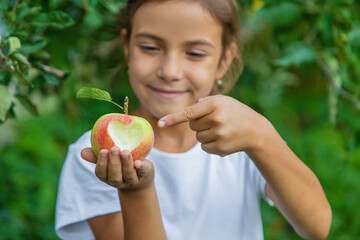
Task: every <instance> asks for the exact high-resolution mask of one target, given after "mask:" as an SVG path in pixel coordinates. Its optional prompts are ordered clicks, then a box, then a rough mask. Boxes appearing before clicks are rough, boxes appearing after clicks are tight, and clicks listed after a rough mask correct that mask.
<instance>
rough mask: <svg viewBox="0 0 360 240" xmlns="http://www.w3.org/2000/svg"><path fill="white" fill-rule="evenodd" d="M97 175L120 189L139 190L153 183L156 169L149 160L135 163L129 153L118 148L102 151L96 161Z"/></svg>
mask: <svg viewBox="0 0 360 240" xmlns="http://www.w3.org/2000/svg"><path fill="white" fill-rule="evenodd" d="M95 175H96V176H97V177H98V178H99V179H100V180H101V181H103V182H105V183H107V184H109V185H111V186H113V187H116V188H119V189H124V190H125V189H137V188H140V187H144V186H146V185H147V184H148V183H151V181H152V180H151V179H153V177H154V167H153V165H152V163H151V162H150V161H148V160H136V161H135V162H134V160H133V158H132V155H131V153H130V152H129V151H126V150H125V151H120V149H119V148H118V147H113V148H111V149H110V150H107V149H102V150H101V151H100V152H99V156H98V159H97V160H96V167H95Z"/></svg>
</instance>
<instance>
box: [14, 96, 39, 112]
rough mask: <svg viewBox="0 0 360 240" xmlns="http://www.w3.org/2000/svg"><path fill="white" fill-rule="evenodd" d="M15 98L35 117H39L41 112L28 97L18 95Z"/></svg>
mask: <svg viewBox="0 0 360 240" xmlns="http://www.w3.org/2000/svg"><path fill="white" fill-rule="evenodd" d="M15 97H16V98H17V99H18V100H19V101H20V103H21V104H22V105H23V106H24V107H25V108H26V109H27V110H28V111H29V112H30V113H31V114H32V115H34V116H39V111H38V109H37V107H36V106H35V104H33V103H32V102H31V100H30V98H29V97H28V96H25V95H20V94H17V95H15Z"/></svg>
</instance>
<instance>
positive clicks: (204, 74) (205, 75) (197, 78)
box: [188, 64, 215, 95]
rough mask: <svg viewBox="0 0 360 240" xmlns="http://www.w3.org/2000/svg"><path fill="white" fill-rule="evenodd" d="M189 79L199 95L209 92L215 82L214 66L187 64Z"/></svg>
mask: <svg viewBox="0 0 360 240" xmlns="http://www.w3.org/2000/svg"><path fill="white" fill-rule="evenodd" d="M188 69H189V75H190V77H189V78H190V79H191V81H192V84H193V86H194V87H195V88H196V89H197V90H201V93H202V94H201V95H204V94H206V93H210V91H211V90H212V88H213V85H214V82H215V71H214V70H215V67H214V66H212V65H211V64H190V65H189V66H188Z"/></svg>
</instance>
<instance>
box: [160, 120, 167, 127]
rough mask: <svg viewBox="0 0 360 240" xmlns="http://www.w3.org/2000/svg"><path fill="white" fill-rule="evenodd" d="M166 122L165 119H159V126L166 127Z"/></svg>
mask: <svg viewBox="0 0 360 240" xmlns="http://www.w3.org/2000/svg"><path fill="white" fill-rule="evenodd" d="M165 124H166V122H165V121H164V120H161V121H159V123H158V126H159V127H161V128H162V127H165Z"/></svg>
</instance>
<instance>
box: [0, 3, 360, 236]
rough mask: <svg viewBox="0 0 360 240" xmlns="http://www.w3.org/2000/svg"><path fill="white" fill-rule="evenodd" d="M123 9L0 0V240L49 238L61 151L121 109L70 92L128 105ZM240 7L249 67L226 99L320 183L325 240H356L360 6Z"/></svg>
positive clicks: (272, 226) (277, 221)
mask: <svg viewBox="0 0 360 240" xmlns="http://www.w3.org/2000/svg"><path fill="white" fill-rule="evenodd" d="M124 2H125V1H115V0H104V1H97V0H82V1H80V0H72V1H65V0H49V1H43V0H34V1H16V0H0V36H1V41H0V50H1V52H2V55H0V64H1V65H0V119H1V120H2V123H1V125H0V222H1V224H0V239H57V236H56V234H55V232H54V213H55V201H56V193H57V186H58V178H59V174H60V170H61V166H62V163H63V161H64V158H65V155H66V152H67V147H68V145H69V144H71V143H73V142H74V141H75V140H76V139H77V138H79V137H80V136H81V135H82V133H84V132H85V131H87V130H89V129H90V128H91V127H92V125H93V123H94V122H95V120H96V119H97V118H98V117H100V116H101V115H102V114H105V113H108V112H117V111H119V110H118V109H117V108H116V107H115V106H113V105H112V104H109V103H105V102H101V101H96V100H84V99H76V98H75V94H76V91H77V90H78V89H80V88H81V87H84V86H88V87H98V88H102V89H104V90H107V91H109V92H110V93H111V95H112V97H113V99H114V100H115V101H116V102H119V103H121V102H122V101H123V99H124V97H125V96H126V95H128V96H129V97H130V100H131V101H132V102H131V103H130V110H131V109H134V108H136V106H137V102H136V99H135V97H134V95H133V93H132V91H131V89H130V86H129V84H128V81H127V75H126V69H125V67H124V59H123V57H122V51H121V48H120V46H119V45H118V42H117V41H116V38H117V37H118V36H119V26H118V25H117V22H116V13H117V12H118V11H119V10H120V9H121V8H123V6H124ZM239 3H240V6H241V25H242V29H243V31H242V39H243V45H244V49H243V58H244V63H245V68H244V72H243V74H242V76H241V77H240V79H239V81H238V82H237V85H236V86H235V87H234V88H233V89H232V91H231V92H230V93H229V95H231V96H233V97H235V98H236V99H238V100H239V101H241V102H243V103H245V104H247V105H249V106H250V107H252V108H253V109H255V110H256V111H258V112H259V113H261V114H263V115H264V116H265V117H267V118H268V119H269V120H270V121H271V122H272V123H273V125H274V126H275V128H276V129H277V130H278V132H279V133H280V135H281V136H282V137H283V138H284V140H285V141H286V142H287V143H288V145H289V146H290V147H291V148H292V149H293V151H294V152H295V153H296V154H297V155H298V156H299V157H300V158H301V159H302V160H303V161H304V162H305V163H306V164H307V165H308V166H309V167H310V168H311V169H312V170H313V171H314V172H315V174H316V175H317V176H318V178H319V180H320V182H321V184H322V186H323V188H324V190H325V193H326V195H327V197H328V200H329V202H330V204H331V207H332V210H333V221H332V225H331V229H330V234H329V237H328V239H356V238H357V237H358V236H359V235H360V214H358V208H359V207H358V205H359V204H358V203H359V200H360V199H359V198H360V184H359V183H360V145H359V143H360V114H359V113H360V102H359V94H360V80H359V79H360V64H359V63H360V54H359V52H360V51H359V49H360V17H359V16H360V15H359V12H360V6H359V5H360V4H359V2H357V1H355V0H333V1H321V0H301V1H300V0H299V1H288V0H271V1H270V0H268V1H262V0H253V1H251V0H247V1H239ZM17 39H18V41H17ZM44 66H47V67H49V68H50V70H49V68H46V67H44ZM301 207H302V206H301V203H300V204H299V208H301ZM262 214H263V224H264V232H265V239H300V238H299V237H298V236H297V235H296V234H295V233H294V231H293V230H292V228H291V226H290V225H289V224H288V223H287V222H286V221H285V220H284V218H283V217H282V216H281V215H280V214H279V213H278V212H277V211H276V209H275V208H271V207H269V206H268V205H267V204H266V203H265V202H262Z"/></svg>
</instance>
